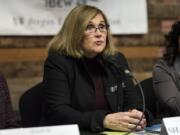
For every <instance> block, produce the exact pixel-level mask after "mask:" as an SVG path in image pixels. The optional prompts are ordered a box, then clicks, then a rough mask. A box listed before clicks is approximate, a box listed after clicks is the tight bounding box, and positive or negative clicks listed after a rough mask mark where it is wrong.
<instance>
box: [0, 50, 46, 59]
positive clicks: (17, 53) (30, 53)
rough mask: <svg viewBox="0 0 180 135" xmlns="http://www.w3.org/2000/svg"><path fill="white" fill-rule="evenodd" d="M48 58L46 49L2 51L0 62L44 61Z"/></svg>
mask: <svg viewBox="0 0 180 135" xmlns="http://www.w3.org/2000/svg"><path fill="white" fill-rule="evenodd" d="M46 56H47V49H46V48H10V49H8V48H7V49H0V62H14V61H16V62H17V61H42V60H44V59H45V58H46Z"/></svg>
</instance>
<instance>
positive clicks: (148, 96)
mask: <svg viewBox="0 0 180 135" xmlns="http://www.w3.org/2000/svg"><path fill="white" fill-rule="evenodd" d="M140 84H141V86H142V89H143V92H144V97H145V103H146V108H147V109H148V110H149V111H150V112H151V114H152V115H153V118H154V120H158V121H157V122H159V120H161V119H162V118H163V117H168V116H170V114H169V112H168V111H167V107H165V106H164V105H163V104H161V103H160V102H159V101H158V98H157V96H156V94H155V90H154V87H153V78H152V77H150V78H147V79H144V80H142V81H141V82H140ZM136 88H138V86H137V85H136Z"/></svg>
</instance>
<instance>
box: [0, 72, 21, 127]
mask: <svg viewBox="0 0 180 135" xmlns="http://www.w3.org/2000/svg"><path fill="white" fill-rule="evenodd" d="M17 126H18V123H17V118H16V116H15V113H14V111H13V107H12V104H11V98H10V93H9V89H8V85H7V82H6V79H5V77H4V75H3V74H2V73H0V129H6V128H15V127H17Z"/></svg>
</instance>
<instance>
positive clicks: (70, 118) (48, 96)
mask: <svg viewBox="0 0 180 135" xmlns="http://www.w3.org/2000/svg"><path fill="white" fill-rule="evenodd" d="M69 61H70V60H67V59H66V58H61V56H58V55H54V56H49V57H48V58H47V60H46V62H45V66H44V80H43V81H44V90H45V119H46V120H47V121H48V124H50V125H56V124H78V125H79V127H80V129H83V130H91V131H95V132H99V131H102V130H103V125H102V121H103V119H104V117H105V115H106V114H107V111H104V110H94V111H87V112H80V111H79V110H77V109H75V108H74V107H72V103H71V97H72V96H73V95H72V89H73V88H72V87H73V86H71V85H72V84H73V83H72V82H71V81H70V80H72V79H73V77H72V76H73V69H71V68H72V67H73V65H72V63H73V62H72V61H70V62H69ZM70 78H71V79H70Z"/></svg>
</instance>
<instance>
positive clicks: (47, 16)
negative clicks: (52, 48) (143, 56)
mask: <svg viewBox="0 0 180 135" xmlns="http://www.w3.org/2000/svg"><path fill="white" fill-rule="evenodd" d="M78 4H87V5H93V6H96V7H98V8H100V9H101V10H103V12H104V13H105V14H106V16H107V18H108V19H109V22H110V29H111V31H112V33H113V34H144V33H147V31H148V28H147V27H148V26H147V3H146V0H1V1H0V18H1V21H0V35H39V36H40V35H54V34H56V33H57V32H58V31H59V30H60V29H61V27H62V24H63V22H64V19H65V17H66V16H67V14H68V13H69V12H70V10H71V9H72V8H74V7H75V6H76V5H78Z"/></svg>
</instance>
